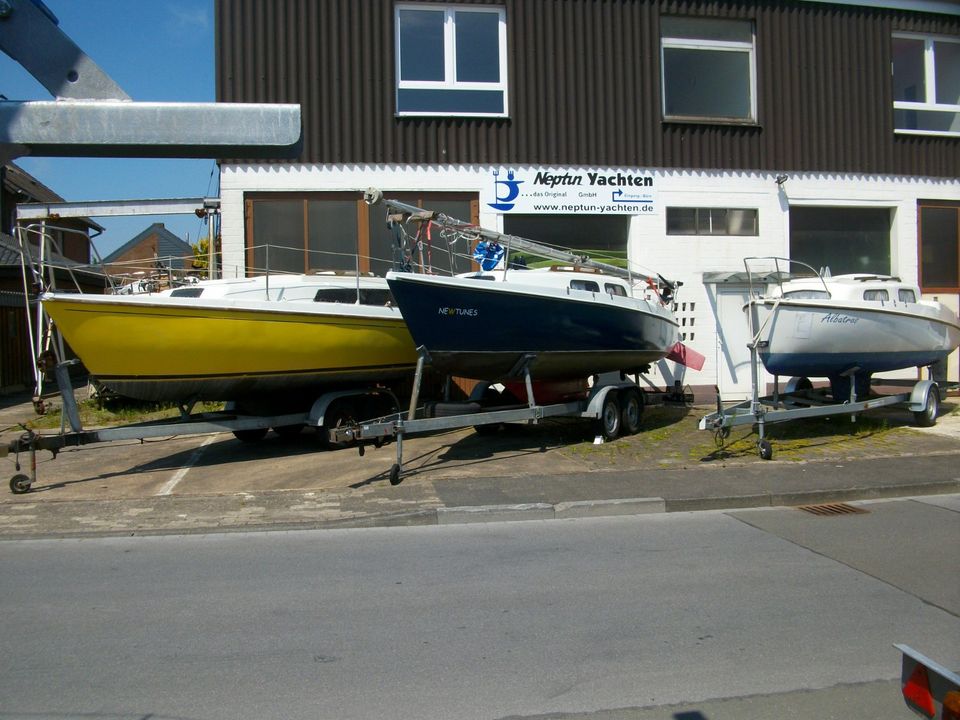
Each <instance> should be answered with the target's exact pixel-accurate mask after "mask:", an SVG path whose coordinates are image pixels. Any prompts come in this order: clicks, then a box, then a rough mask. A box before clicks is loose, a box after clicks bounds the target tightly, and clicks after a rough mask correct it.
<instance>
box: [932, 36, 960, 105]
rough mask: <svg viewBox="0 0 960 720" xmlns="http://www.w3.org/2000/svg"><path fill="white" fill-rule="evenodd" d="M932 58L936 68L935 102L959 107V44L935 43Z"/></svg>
mask: <svg viewBox="0 0 960 720" xmlns="http://www.w3.org/2000/svg"><path fill="white" fill-rule="evenodd" d="M933 57H934V62H935V63H936V66H937V70H936V75H937V82H936V84H935V87H936V88H937V100H936V101H937V102H938V103H944V104H946V105H960V43H953V42H935V43H934V44H933Z"/></svg>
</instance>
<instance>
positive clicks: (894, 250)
mask: <svg viewBox="0 0 960 720" xmlns="http://www.w3.org/2000/svg"><path fill="white" fill-rule="evenodd" d="M516 170H517V171H525V172H529V171H533V172H536V168H516ZM600 170H602V171H603V172H612V173H615V172H616V171H617V168H612V169H611V168H600ZM621 170H623V169H622V168H621ZM628 170H629V169H628ZM491 172H492V169H491V168H489V167H486V166H474V165H471V166H437V165H433V166H426V165H404V166H386V165H377V166H360V165H338V166H332V165H275V164H265V165H224V166H223V167H222V169H221V179H220V187H221V200H222V212H223V215H222V224H221V232H222V242H223V261H224V269H225V273H224V274H225V275H226V276H228V277H230V276H234V275H242V274H243V272H244V255H245V254H244V208H243V195H244V193H245V192H267V191H312V192H316V191H323V190H331V191H345V190H358V191H362V190H365V189H366V188H368V187H378V188H381V189H385V190H393V191H403V190H425V191H447V192H473V193H478V194H480V193H481V192H482V191H483V190H484V188H485V187H486V186H487V185H488V184H489V182H490V178H491ZM653 175H654V178H655V186H656V207H657V210H656V212H655V213H653V214H649V215H636V216H633V217H632V219H631V223H630V237H629V257H630V260H631V263H632V265H633V266H635V267H636V268H637V269H640V270H645V271H650V272H658V273H660V274H662V275H663V276H664V277H667V278H669V279H671V280H680V281H682V282H683V283H684V286H683V287H682V288H681V291H680V293H679V296H678V306H677V314H678V317H679V318H680V319H681V321H685V322H686V325H684V327H682V328H681V331H684V332H687V334H688V341H687V344H688V345H690V346H691V347H692V348H693V349H694V350H696V351H697V352H699V353H701V354H702V355H704V356H705V357H706V358H707V361H706V365H705V366H704V368H703V370H702V371H701V372H693V371H687V372H686V373H683V372H682V371H680V372H678V370H679V369H678V368H676V367H674V366H673V364H672V363H664V366H663V370H664V371H663V373H662V378H661V380H662V381H663V382H664V383H665V384H670V383H672V381H673V380H674V379H675V378H679V379H681V380H682V382H684V383H685V384H689V385H708V386H709V385H715V384H717V382H718V378H719V377H720V375H721V370H722V369H723V368H722V367H721V366H720V363H723V362H724V359H723V358H724V353H722V352H720V351H719V350H720V348H719V347H718V343H719V336H718V333H717V331H716V318H715V310H714V308H715V303H711V301H710V297H709V295H708V290H707V288H706V287H705V286H704V285H703V273H704V272H720V271H734V272H736V271H743V269H744V268H743V258H744V257H746V256H764V255H777V256H781V257H786V256H787V255H788V254H789V227H790V218H789V208H790V206H799V205H819V206H850V207H886V208H891V209H893V210H894V214H893V228H892V231H891V263H892V268H891V269H892V272H893V273H894V274H896V275H899V276H900V277H902V278H903V279H904V280H909V281H912V282H916V281H917V277H918V257H917V200H919V199H921V198H925V199H940V200H956V201H960V180H957V179H952V180H947V179H927V178H914V177H891V176H854V175H823V174H802V173H791V174H790V176H789V178H788V179H787V180H786V182H785V183H783V185H782V186H778V185H777V183H776V174H773V173H749V172H747V173H743V172H728V171H714V172H703V171H683V170H664V171H655V172H654V173H653ZM682 206H686V207H728V208H737V207H743V208H758V209H759V222H760V235H759V237H724V236H719V237H702V236H701V237H677V236H670V237H668V236H667V235H666V210H665V208H667V207H682ZM484 208H485V206H483V205H482V206H481V211H480V224H481V225H483V226H484V227H487V228H490V229H493V230H502V229H503V221H502V216H501V215H500V214H499V213H498V212H496V211H493V210H491V209H489V208H487V209H486V210H485V209H484ZM939 299H940V300H941V301H943V302H946V303H948V304H949V303H952V305H953V306H954V307H956V306H957V305H958V304H960V303H958V298H957V296H950V297H943V296H941V297H940V298H939ZM744 322H745V320H744ZM691 334H692V335H693V339H692V340H691V339H690V335H691ZM950 368H951V369H950V376H949V377H950V379H952V380H956V379H957V377H958V374H957V368H958V362H957V353H954V356H953V358H952V359H951V364H950ZM904 372H905V374H904V375H903V377H913V376H914V374H915V373H914V371H904Z"/></svg>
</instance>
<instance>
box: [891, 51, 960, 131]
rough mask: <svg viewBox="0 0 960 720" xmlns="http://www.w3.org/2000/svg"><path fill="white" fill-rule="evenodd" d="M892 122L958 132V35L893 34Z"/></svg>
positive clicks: (901, 128)
mask: <svg viewBox="0 0 960 720" xmlns="http://www.w3.org/2000/svg"><path fill="white" fill-rule="evenodd" d="M893 123H894V124H893V126H894V129H895V131H896V132H898V133H908V134H914V135H954V136H960V37H943V36H936V35H918V34H915V33H897V34H895V35H894V36H893Z"/></svg>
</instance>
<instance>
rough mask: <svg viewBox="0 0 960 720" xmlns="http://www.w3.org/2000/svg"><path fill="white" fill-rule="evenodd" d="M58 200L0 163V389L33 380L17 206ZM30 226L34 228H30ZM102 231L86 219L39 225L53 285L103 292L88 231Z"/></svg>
mask: <svg viewBox="0 0 960 720" xmlns="http://www.w3.org/2000/svg"><path fill="white" fill-rule="evenodd" d="M57 202H63V198H62V197H60V196H59V195H57V194H56V193H55V192H53V191H52V190H51V189H50V188H48V187H46V186H45V185H44V184H43V183H41V182H40V181H38V180H37V179H36V178H34V177H33V176H32V175H30V174H29V173H27V172H25V171H24V170H22V169H21V168H19V167H17V166H16V165H13V164H8V165H4V166H0V393H8V392H17V391H22V390H26V389H32V388H33V387H34V383H35V376H34V370H33V362H34V361H33V353H32V352H31V346H32V345H33V339H32V337H31V328H32V329H33V334H34V335H35V334H36V318H37V289H36V287H35V285H34V283H33V278H32V277H31V276H30V275H29V273H28V277H27V280H26V282H24V276H23V264H22V262H21V255H20V243H19V241H18V239H17V236H16V225H17V205H18V204H22V203H57ZM32 227H36V229H37V231H36V232H33V231H31V230H29V228H32ZM26 228H27V230H26V232H24V237H25V238H26V239H27V241H28V242H29V250H30V252H31V254H33V253H35V252H36V250H37V249H38V248H39V245H40V226H39V224H37V225H36V226H34V225H33V224H31V225H27V226H26ZM102 231H103V227H102V226H100V225H98V224H97V223H96V222H94V221H92V220H90V219H88V218H69V219H58V220H56V221H47V222H46V223H44V224H43V228H42V232H43V233H45V234H46V235H47V236H48V237H49V238H51V239H52V241H53V242H52V248H50V247H48V254H47V257H46V260H47V262H48V264H49V266H50V267H52V268H53V270H54V281H55V282H56V284H57V287H60V288H63V289H70V290H81V291H83V292H90V293H102V292H103V291H104V288H105V287H106V286H107V279H106V276H105V275H104V274H103V273H102V272H99V271H96V270H94V269H93V268H91V267H90V234H91V232H93V233H94V234H99V233H101V232H102ZM28 313H29V314H28ZM79 371H80V370H78V371H77V372H79Z"/></svg>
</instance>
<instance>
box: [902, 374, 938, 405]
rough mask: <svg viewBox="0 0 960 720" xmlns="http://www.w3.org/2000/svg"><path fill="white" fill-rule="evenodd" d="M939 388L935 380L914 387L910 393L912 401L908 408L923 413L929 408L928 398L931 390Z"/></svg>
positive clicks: (924, 381) (909, 402) (923, 381)
mask: <svg viewBox="0 0 960 720" xmlns="http://www.w3.org/2000/svg"><path fill="white" fill-rule="evenodd" d="M935 387H937V383H936V382H934V381H933V380H921V381H920V382H918V383H917V384H916V385H914V386H913V390H912V391H911V392H910V400H909V401H908V402H907V408H908V409H909V410H911V411H912V412H923V411H924V410H925V409H926V407H927V398H929V396H930V390H931V389H932V388H935Z"/></svg>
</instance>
